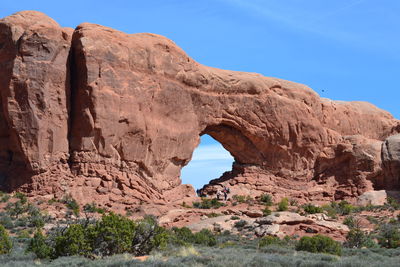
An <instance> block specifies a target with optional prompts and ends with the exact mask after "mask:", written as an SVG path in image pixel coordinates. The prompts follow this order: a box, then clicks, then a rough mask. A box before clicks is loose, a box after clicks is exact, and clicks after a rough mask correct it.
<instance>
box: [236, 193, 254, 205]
mask: <svg viewBox="0 0 400 267" xmlns="http://www.w3.org/2000/svg"><path fill="white" fill-rule="evenodd" d="M232 199H233V200H235V201H237V202H239V203H249V202H251V201H252V200H253V199H252V198H251V196H248V195H247V196H244V195H233V196H232Z"/></svg>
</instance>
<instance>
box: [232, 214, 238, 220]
mask: <svg viewBox="0 0 400 267" xmlns="http://www.w3.org/2000/svg"><path fill="white" fill-rule="evenodd" d="M231 220H233V221H234V220H240V217H239V216H236V215H233V216H231Z"/></svg>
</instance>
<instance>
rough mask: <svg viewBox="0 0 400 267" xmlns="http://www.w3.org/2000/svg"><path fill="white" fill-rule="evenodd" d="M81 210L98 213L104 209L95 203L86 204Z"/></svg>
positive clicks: (101, 212) (102, 212) (103, 211)
mask: <svg viewBox="0 0 400 267" xmlns="http://www.w3.org/2000/svg"><path fill="white" fill-rule="evenodd" d="M83 211H84V212H86V213H100V214H104V213H105V212H106V211H105V210H104V209H102V208H99V207H97V205H96V203H91V204H89V203H88V204H86V205H85V206H83Z"/></svg>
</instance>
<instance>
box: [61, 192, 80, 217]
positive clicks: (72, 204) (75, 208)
mask: <svg viewBox="0 0 400 267" xmlns="http://www.w3.org/2000/svg"><path fill="white" fill-rule="evenodd" d="M61 203H64V204H65V206H66V207H67V208H68V209H70V210H71V212H72V213H73V214H74V215H75V216H79V212H80V208H79V204H78V202H76V200H75V199H74V198H73V197H72V196H71V195H66V196H64V198H63V199H62V200H61Z"/></svg>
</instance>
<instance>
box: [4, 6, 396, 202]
mask: <svg viewBox="0 0 400 267" xmlns="http://www.w3.org/2000/svg"><path fill="white" fill-rule="evenodd" d="M32 21H35V22H36V21H39V22H40V23H38V24H32V23H31V22H32ZM0 25H2V26H1V27H6V28H7V27H11V28H14V30H13V31H4V32H2V33H4V34H5V35H7V36H2V37H1V38H2V39H4V38H5V39H8V40H13V42H11V44H12V45H11V47H8V46H4V47H3V46H2V50H1V53H3V54H10V53H11V54H12V53H14V52H15V49H16V47H18V44H21V42H22V41H23V40H24V39H23V38H24V36H25V37H26V36H31V35H32V36H34V35H35V33H40V34H41V38H40V39H39V40H38V41H37V42H33V44H31V43H29V42H28V45H27V46H26V47H25V48H26V51H25V50H23V51H22V52H23V53H25V54H26V59H27V60H25V61H22V60H19V61H18V62H17V63H18V66H19V68H17V69H16V68H13V69H12V71H11V72H12V73H10V69H9V66H12V65H13V64H15V63H16V61H15V60H11V61H12V62H11V61H10V60H9V58H7V57H1V58H0V72H1V74H2V75H3V74H4V75H5V76H0V77H6V76H7V75H8V76H7V77H8V78H9V77H10V76H13V77H14V79H13V83H14V84H23V83H24V82H26V80H27V79H30V78H32V77H31V76H30V75H33V76H35V73H36V74H37V73H40V75H36V76H37V77H36V76H35V79H36V80H35V81H36V82H34V83H31V84H30V87H29V89H30V90H29V92H38V96H37V95H36V94H34V95H30V94H28V98H29V99H28V100H29V101H31V102H32V103H36V104H37V105H36V104H35V105H33V106H29V105H28V106H27V108H26V109H18V105H15V104H16V103H18V99H16V96H15V95H13V94H8V93H7V92H13V90H14V89H15V88H14V87H13V86H12V85H7V83H5V84H1V91H2V92H1V104H2V105H1V106H2V107H3V109H2V111H1V112H0V118H1V119H4V118H5V120H6V123H4V122H2V123H1V124H0V126H1V129H2V130H4V133H1V137H5V139H7V138H9V136H10V134H14V133H15V135H16V136H18V138H19V141H18V142H17V146H18V148H16V149H15V151H21V157H19V158H20V159H22V161H23V162H22V164H20V165H21V166H23V165H25V169H21V170H22V171H23V172H24V173H29V176H30V177H29V178H30V180H29V179H28V180H29V181H28V180H25V185H24V186H22V187H20V188H18V189H19V190H27V191H31V192H33V193H35V192H40V193H42V194H54V193H60V192H62V193H66V192H73V193H74V194H75V196H76V198H78V200H79V199H81V200H83V201H85V199H86V200H87V199H90V200H91V201H93V200H95V201H99V202H103V203H108V202H112V203H114V204H121V205H131V204H135V203H136V204H137V203H140V202H142V201H145V202H153V203H154V202H155V203H165V202H167V201H178V200H179V201H181V200H182V198H183V197H184V196H190V195H191V194H192V195H193V194H194V192H193V190H191V189H190V188H188V187H184V188H183V187H182V186H181V185H180V179H179V173H180V170H181V168H182V167H183V166H185V165H186V164H187V163H188V162H189V161H190V158H191V155H192V153H193V151H194V149H195V147H196V146H197V145H198V143H199V136H200V134H202V133H208V134H210V135H212V136H213V137H214V138H216V139H217V140H218V141H219V142H221V143H222V144H223V146H224V147H225V148H227V149H228V151H230V152H231V153H232V154H233V155H234V157H235V159H236V164H234V169H233V170H232V172H230V173H229V174H227V175H225V176H223V177H222V178H223V179H225V178H227V179H226V181H228V180H229V183H232V184H233V185H234V187H240V188H246V190H248V191H249V192H252V193H254V194H255V193H261V192H269V191H274V192H277V193H279V192H282V193H285V194H286V195H293V196H297V197H301V198H302V199H303V200H304V201H307V200H310V199H314V200H332V199H334V198H335V197H336V196H339V197H341V198H351V197H355V196H357V195H359V194H361V193H363V192H364V191H367V190H371V189H372V185H373V180H374V179H375V180H379V181H380V184H383V185H385V183H386V181H392V180H393V178H390V179H389V178H387V177H389V173H388V171H391V172H392V171H393V170H394V169H396V168H397V165H396V163H395V162H390V164H389V165H387V166H388V167H387V168H384V169H382V166H381V165H382V164H381V145H382V142H383V140H385V139H386V138H387V137H388V136H390V135H394V134H396V133H398V132H399V131H400V126H399V125H400V123H399V121H398V120H396V119H394V118H393V117H392V116H391V115H390V114H389V113H387V112H385V111H383V110H380V109H378V108H377V107H375V106H373V105H371V104H368V103H364V102H341V101H331V100H328V99H323V98H320V97H319V96H318V94H317V93H315V92H314V91H313V90H311V89H310V88H308V87H307V86H305V85H301V84H297V83H292V82H289V81H284V80H281V79H276V78H268V77H264V76H262V75H259V74H255V73H244V72H234V71H226V70H219V69H215V68H211V67H206V66H203V65H201V64H199V63H197V62H195V61H194V60H193V59H191V58H190V57H189V56H188V55H186V54H185V53H184V51H182V50H181V49H180V48H179V47H177V46H176V45H175V44H174V43H173V42H172V41H171V40H168V39H167V38H165V37H162V36H159V35H154V34H125V33H122V32H119V31H116V30H113V29H110V28H107V27H103V26H99V25H94V24H88V23H84V24H82V25H80V26H78V27H77V28H76V29H75V30H74V31H73V30H72V29H64V28H61V27H59V26H58V25H57V24H56V23H55V22H54V21H53V20H51V19H50V18H48V17H47V16H45V15H44V14H41V13H38V12H23V13H21V14H17V15H13V16H11V17H10V18H8V19H7V18H6V19H4V20H2V21H1V22H0ZM72 32H73V35H72V41H71V42H70V40H71V34H72ZM23 33H26V34H23ZM15 34H16V35H15ZM19 34H22V35H21V36H19ZM21 38H22V39H21ZM22 43H23V42H22ZM31 45H32V46H31ZM35 45H37V46H38V47H36V46H35ZM39 46H40V47H39ZM43 47H47V49H44V48H43ZM25 48H24V49H25ZM38 48H40V49H38ZM13 51H14V52H13ZM46 51H47V52H46ZM55 51H61V52H62V53H58V54H57V53H56V55H57V56H56V57H52V56H50V55H53V54H54V52H55ZM68 53H69V55H70V57H69V56H68ZM25 54H24V55H25ZM43 58H45V59H46V60H47V59H49V60H47V61H46V62H45V63H46V64H45V65H43ZM28 59H29V60H28ZM36 63H37V67H36V65H35V64H36ZM14 66H15V65H14ZM20 70H28V71H27V73H23V74H24V75H20V74H21V71H20ZM35 71H36V72H35ZM49 73H52V74H54V76H53V75H49ZM70 74H71V76H70ZM8 78H7V79H8ZM49 78H51V79H50V80H49ZM1 81H2V83H3V80H1ZM70 82H72V83H70ZM44 84H45V85H47V86H45V87H43V86H42V85H44ZM69 89H70V92H69ZM41 96H43V97H41ZM57 96H58V97H57ZM69 96H70V97H69ZM38 99H39V100H40V101H38ZM42 100H43V101H42ZM43 103H45V104H46V105H42V104H43ZM7 106H9V107H16V108H15V109H13V112H12V114H11V115H12V116H9V118H6V117H7V116H8V115H9V114H8V113H7V112H9V111H10V109H9V108H8V109H7V108H6V107H7ZM50 106H51V107H52V108H51V109H48V108H46V107H50ZM32 118H34V122H35V123H37V124H40V125H41V127H39V128H34V129H31V130H29V131H26V128H27V127H26V125H30V123H31V122H32ZM10 122H11V123H10ZM4 125H6V127H3V126H4ZM11 126H12V127H11ZM11 128H12V129H11ZM49 133H53V135H52V137H51V138H50V137H49ZM54 133H58V134H54ZM50 135H51V134H50ZM7 140H8V139H7ZM7 140H6V141H7ZM6 141H4V140H1V142H0V143H1V144H0V145H1V146H0V148H1V151H0V155H1V156H3V157H4V156H7V151H6V150H7V147H8V145H5V144H6V143H7V142H6ZM14 143H15V142H12V144H14ZM38 155H39V156H38ZM388 160H390V161H397V160H396V159H394V158H391V157H390V158H388V159H386V161H388ZM387 163H389V162H387ZM343 164H345V165H346V166H347V168H348V171H346V172H345V173H342V172H338V171H337V170H342V169H341V167H342V166H343ZM11 165H12V164H11ZM15 169H16V168H9V167H7V168H4V169H2V170H1V171H2V172H3V174H4V175H6V176H7V177H9V180H10V179H11V180H12V179H15V178H16V173H17V172H15ZM32 169H34V170H35V172H34V173H32V172H31V171H32ZM228 178H229V179H228ZM382 181H383V182H382ZM235 185H236V186H235ZM386 186H388V187H389V186H391V184H386ZM14 189H15V188H14ZM337 192H339V193H338V194H337Z"/></svg>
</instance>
